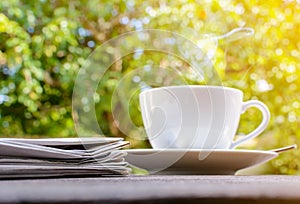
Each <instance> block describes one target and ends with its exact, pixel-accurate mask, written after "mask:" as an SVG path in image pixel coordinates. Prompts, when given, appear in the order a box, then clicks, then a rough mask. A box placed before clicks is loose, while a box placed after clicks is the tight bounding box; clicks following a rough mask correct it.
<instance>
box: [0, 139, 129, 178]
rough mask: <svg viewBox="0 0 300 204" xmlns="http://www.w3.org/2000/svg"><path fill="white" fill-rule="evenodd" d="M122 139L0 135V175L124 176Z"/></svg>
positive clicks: (5, 176)
mask: <svg viewBox="0 0 300 204" xmlns="http://www.w3.org/2000/svg"><path fill="white" fill-rule="evenodd" d="M127 145H128V142H126V141H123V139H122V138H106V137H93V138H51V139H50V138H49V139H13V138H0V178H26V177H62V176H67V177H68V176H110V175H127V174H128V173H129V172H130V169H129V168H128V167H127V163H126V162H125V160H124V157H125V156H126V152H124V151H122V150H121V148H123V147H125V146H127Z"/></svg>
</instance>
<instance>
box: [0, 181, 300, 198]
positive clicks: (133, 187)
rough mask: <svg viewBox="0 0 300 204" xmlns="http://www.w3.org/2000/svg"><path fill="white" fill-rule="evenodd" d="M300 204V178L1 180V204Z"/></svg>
mask: <svg viewBox="0 0 300 204" xmlns="http://www.w3.org/2000/svg"><path fill="white" fill-rule="evenodd" d="M221 200H222V201H224V200H226V202H229V203H230V202H235V203H249V202H251V201H255V203H266V202H268V203H272V202H273V203H281V204H282V203H284V202H286V203H300V176H280V175H266V176H176V175H169V176H159V175H156V176H154V175H147V176H127V177H97V178H60V179H58V178H57V179H53V178H52V179H33V180H32V179H31V180H30V179H23V180H1V181H0V202H1V203H20V202H22V203H23V202H28V203H30V202H38V203H46V202H49V203H50V202H51V203H54V202H59V203H64V202H70V203H76V202H78V203H85V202H101V201H102V202H104V203H132V202H134V203H140V202H143V203H145V202H146V203H153V202H155V203H182V202H183V201H184V202H188V203H199V201H202V202H204V203H218V202H219V201H221Z"/></svg>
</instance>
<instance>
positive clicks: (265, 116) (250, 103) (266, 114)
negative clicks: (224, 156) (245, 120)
mask: <svg viewBox="0 0 300 204" xmlns="http://www.w3.org/2000/svg"><path fill="white" fill-rule="evenodd" d="M250 107H255V108H258V109H259V110H260V111H261V113H262V121H261V123H260V125H259V126H258V127H257V128H256V129H255V130H253V131H252V132H250V133H249V134H248V135H246V136H245V137H243V138H241V139H239V140H237V141H234V142H232V144H231V146H230V149H233V148H235V147H237V146H238V145H240V144H242V143H243V142H246V141H247V140H250V139H252V138H254V137H256V136H258V135H259V134H260V133H261V132H262V131H264V130H265V129H266V127H267V126H268V123H269V122H270V117H271V115H270V111H269V109H268V107H267V106H266V105H265V104H264V103H263V102H261V101H258V100H250V101H247V102H243V104H242V111H241V113H244V112H245V111H246V110H247V109H248V108H250Z"/></svg>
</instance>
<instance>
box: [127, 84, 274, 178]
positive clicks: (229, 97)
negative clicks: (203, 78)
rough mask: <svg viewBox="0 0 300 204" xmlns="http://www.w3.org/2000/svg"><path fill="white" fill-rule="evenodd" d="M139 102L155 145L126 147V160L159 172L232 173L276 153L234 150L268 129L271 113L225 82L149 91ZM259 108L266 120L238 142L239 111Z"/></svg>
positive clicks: (151, 140) (151, 141) (141, 96)
mask: <svg viewBox="0 0 300 204" xmlns="http://www.w3.org/2000/svg"><path fill="white" fill-rule="evenodd" d="M140 106H141V113H142V118H143V123H144V127H145V130H146V133H147V137H148V139H149V141H150V144H151V146H152V148H153V149H131V150H128V151H127V153H128V155H127V157H126V160H127V161H128V162H129V163H130V164H132V165H134V166H136V167H140V168H143V169H146V170H148V171H149V172H150V173H157V172H158V173H159V174H234V173H235V172H236V171H237V170H239V169H243V168H246V167H250V166H253V165H257V164H261V163H263V162H266V161H268V160H270V159H272V158H274V157H276V156H277V153H274V152H270V151H259V150H235V147H237V146H238V145H240V144H242V143H244V142H246V141H248V140H250V139H252V138H254V137H256V136H258V135H259V134H260V133H262V132H263V131H264V130H265V128H266V127H267V125H268V123H269V120H270V112H269V110H268V108H267V106H266V105H265V104H264V103H262V102H261V101H258V100H249V101H245V102H244V101H243V92H242V91H240V90H238V89H234V88H228V87H222V86H200V85H199V86H198V85H191V86H189V85H187V86H167V87H160V88H153V89H149V90H145V91H143V92H142V93H141V94H140ZM250 107H255V108H257V109H259V110H260V111H261V113H262V121H261V123H260V125H258V127H257V128H255V129H254V130H253V131H252V132H250V133H249V134H247V135H245V136H243V137H241V139H238V140H234V139H235V136H236V131H237V129H238V125H239V122H240V115H241V114H242V113H244V112H245V111H246V110H247V109H248V108H250Z"/></svg>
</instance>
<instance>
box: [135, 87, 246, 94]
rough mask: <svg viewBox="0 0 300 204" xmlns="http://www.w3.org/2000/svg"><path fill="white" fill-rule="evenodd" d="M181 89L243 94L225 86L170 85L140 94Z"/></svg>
mask: <svg viewBox="0 0 300 204" xmlns="http://www.w3.org/2000/svg"><path fill="white" fill-rule="evenodd" d="M182 88H191V89H215V90H216V89H224V90H226V91H232V92H239V93H240V94H243V92H242V91H241V90H239V89H236V88H232V87H227V86H215V85H172V86H162V87H157V88H151V89H147V90H144V91H142V92H141V93H140V94H143V93H148V92H153V91H159V90H164V89H173V90H174V89H182Z"/></svg>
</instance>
